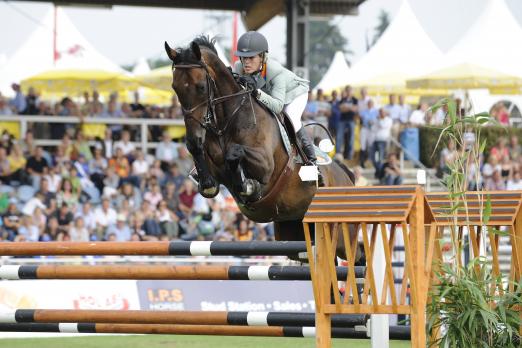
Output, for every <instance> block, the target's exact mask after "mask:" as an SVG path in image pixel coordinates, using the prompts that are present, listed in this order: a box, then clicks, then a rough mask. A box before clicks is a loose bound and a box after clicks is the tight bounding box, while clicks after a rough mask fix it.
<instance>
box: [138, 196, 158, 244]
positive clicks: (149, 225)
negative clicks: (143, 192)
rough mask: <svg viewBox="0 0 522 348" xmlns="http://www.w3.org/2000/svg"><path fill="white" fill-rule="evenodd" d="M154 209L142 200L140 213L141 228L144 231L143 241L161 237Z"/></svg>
mask: <svg viewBox="0 0 522 348" xmlns="http://www.w3.org/2000/svg"><path fill="white" fill-rule="evenodd" d="M156 208H157V207H152V206H151V205H150V203H149V201H146V200H143V202H142V203H141V209H140V213H141V214H142V217H143V225H142V226H141V228H142V229H143V231H145V237H144V239H145V240H158V239H159V238H160V236H161V228H160V225H159V223H158V220H157V219H156Z"/></svg>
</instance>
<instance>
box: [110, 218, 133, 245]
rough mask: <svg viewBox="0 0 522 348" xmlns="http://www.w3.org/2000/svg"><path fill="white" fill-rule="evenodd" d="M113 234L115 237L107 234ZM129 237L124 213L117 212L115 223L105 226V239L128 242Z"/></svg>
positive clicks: (129, 232) (129, 231)
mask: <svg viewBox="0 0 522 348" xmlns="http://www.w3.org/2000/svg"><path fill="white" fill-rule="evenodd" d="M111 234H113V235H114V236H115V238H112V239H111V238H110V237H109V236H110V235H111ZM130 237H131V230H130V228H129V226H128V225H127V221H126V218H125V215H122V214H118V216H117V218H116V224H112V225H109V227H108V228H107V235H106V238H105V239H106V240H114V241H118V242H128V241H129V240H130Z"/></svg>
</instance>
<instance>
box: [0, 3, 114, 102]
mask: <svg viewBox="0 0 522 348" xmlns="http://www.w3.org/2000/svg"><path fill="white" fill-rule="evenodd" d="M56 18H57V24H56V30H57V35H56V51H57V52H58V54H59V56H58V59H57V60H56V64H55V62H54V50H53V28H54V9H51V10H49V11H48V12H47V14H46V15H45V17H44V19H43V21H42V26H39V27H38V28H37V29H35V30H34V31H33V33H32V34H31V35H30V36H29V38H28V39H27V40H26V41H25V43H24V44H23V45H22V46H21V47H20V48H19V49H18V50H17V51H16V52H15V53H14V54H13V55H12V56H11V57H10V59H9V61H8V62H7V63H6V64H5V65H4V66H3V68H2V71H0V75H1V76H2V84H5V85H0V90H1V91H3V92H8V93H9V92H10V90H9V88H8V86H9V85H10V84H11V83H12V82H19V81H20V80H22V79H24V78H27V77H30V76H32V75H35V74H38V73H40V72H43V71H46V70H52V69H97V70H105V71H111V72H120V73H122V72H124V70H123V69H122V68H120V67H119V66H118V65H117V64H115V63H113V62H112V61H110V60H109V59H108V58H106V57H104V56H103V55H102V54H101V53H99V52H98V51H97V50H96V49H95V48H94V46H93V45H91V44H90V43H89V42H88V41H87V40H86V39H85V38H84V37H83V35H82V34H81V33H80V32H79V31H78V29H76V27H75V26H74V24H73V23H72V22H71V21H70V19H69V18H68V16H67V15H66V14H65V12H64V11H63V10H62V9H61V8H59V7H58V8H57V13H56Z"/></svg>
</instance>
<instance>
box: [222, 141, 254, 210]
mask: <svg viewBox="0 0 522 348" xmlns="http://www.w3.org/2000/svg"><path fill="white" fill-rule="evenodd" d="M244 158H245V149H244V148H243V146H241V145H238V144H233V145H232V146H230V147H229V149H228V150H227V153H226V156H225V161H226V165H227V172H228V173H229V174H230V175H231V181H232V182H233V189H234V191H235V192H237V193H239V195H240V196H241V197H243V199H244V200H245V201H249V202H253V201H256V200H258V199H259V198H260V194H261V184H260V183H259V182H258V181H257V180H254V179H251V178H247V177H246V175H245V172H244V170H243V167H242V165H241V162H242V161H243V159H244Z"/></svg>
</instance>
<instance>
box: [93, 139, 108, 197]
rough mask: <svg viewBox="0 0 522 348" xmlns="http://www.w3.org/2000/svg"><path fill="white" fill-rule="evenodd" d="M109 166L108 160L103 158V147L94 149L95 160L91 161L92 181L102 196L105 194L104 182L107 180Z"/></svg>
mask: <svg viewBox="0 0 522 348" xmlns="http://www.w3.org/2000/svg"><path fill="white" fill-rule="evenodd" d="M108 165H109V164H108V162H107V159H106V158H105V157H103V153H102V149H101V146H96V147H95V148H94V158H92V159H91V160H90V161H89V174H90V179H91V181H92V182H93V184H94V186H96V188H97V189H98V191H99V192H100V194H102V193H103V186H104V185H103V180H104V179H105V171H106V170H107V167H108Z"/></svg>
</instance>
